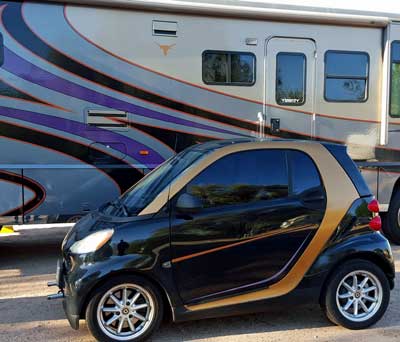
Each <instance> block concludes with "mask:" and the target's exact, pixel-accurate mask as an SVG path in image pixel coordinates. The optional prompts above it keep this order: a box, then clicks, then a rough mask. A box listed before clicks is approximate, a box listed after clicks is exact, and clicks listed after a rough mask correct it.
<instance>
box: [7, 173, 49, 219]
mask: <svg viewBox="0 0 400 342" xmlns="http://www.w3.org/2000/svg"><path fill="white" fill-rule="evenodd" d="M0 179H1V180H5V181H7V182H11V183H14V184H18V185H22V186H24V187H26V188H28V189H30V190H31V191H32V192H33V193H34V194H35V197H34V198H32V199H31V200H30V201H28V202H26V203H24V202H23V204H22V206H21V207H19V208H15V209H12V210H10V211H7V212H5V213H2V214H1V216H19V215H24V214H28V213H29V212H31V211H32V210H34V209H36V208H37V207H38V206H39V205H40V204H42V203H43V201H44V200H45V198H46V191H45V189H44V188H43V187H42V186H41V185H40V184H39V183H37V182H36V181H34V180H33V179H31V178H28V177H25V176H23V175H20V174H17V173H12V172H9V171H4V170H0ZM23 201H24V199H23Z"/></svg>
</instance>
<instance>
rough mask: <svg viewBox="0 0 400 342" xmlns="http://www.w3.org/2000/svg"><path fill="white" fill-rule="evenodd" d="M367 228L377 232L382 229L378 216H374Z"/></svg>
mask: <svg viewBox="0 0 400 342" xmlns="http://www.w3.org/2000/svg"><path fill="white" fill-rule="evenodd" d="M369 227H370V228H371V229H372V230H375V231H378V230H381V228H382V220H381V217H380V216H375V217H373V218H372V219H371V221H369Z"/></svg>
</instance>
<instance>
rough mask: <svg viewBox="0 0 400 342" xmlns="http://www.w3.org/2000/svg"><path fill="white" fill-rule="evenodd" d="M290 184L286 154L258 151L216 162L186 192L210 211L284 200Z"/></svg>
mask: <svg viewBox="0 0 400 342" xmlns="http://www.w3.org/2000/svg"><path fill="white" fill-rule="evenodd" d="M288 184H289V180H288V171H287V166H286V155H285V151H283V150H269V151H265V150H264V151H263V150H255V151H245V152H237V153H233V154H230V155H228V156H226V157H223V158H221V159H220V160H217V161H216V162H215V163H214V164H212V165H211V166H209V167H208V168H207V169H206V170H204V171H203V172H202V173H200V174H199V175H198V176H197V177H195V178H194V179H193V180H192V181H191V182H190V183H189V184H188V185H187V188H186V191H187V192H188V193H190V194H192V195H194V196H196V197H199V198H200V199H201V200H202V201H203V204H204V206H205V207H208V208H209V207H220V206H225V205H235V204H245V203H249V202H254V201H262V200H273V199H278V198H285V197H287V196H288V191H289V185H288Z"/></svg>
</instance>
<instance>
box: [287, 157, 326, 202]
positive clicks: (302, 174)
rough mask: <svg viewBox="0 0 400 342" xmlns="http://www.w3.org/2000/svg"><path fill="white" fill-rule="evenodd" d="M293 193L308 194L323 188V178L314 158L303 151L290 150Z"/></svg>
mask: <svg viewBox="0 0 400 342" xmlns="http://www.w3.org/2000/svg"><path fill="white" fill-rule="evenodd" d="M289 160H290V169H291V178H292V190H291V191H292V193H293V194H294V195H302V194H307V193H309V192H310V191H313V190H316V189H320V188H321V178H320V175H319V172H318V170H317V168H316V166H315V164H314V162H313V161H312V159H311V158H310V157H309V156H308V155H306V154H305V153H303V152H298V151H290V152H289Z"/></svg>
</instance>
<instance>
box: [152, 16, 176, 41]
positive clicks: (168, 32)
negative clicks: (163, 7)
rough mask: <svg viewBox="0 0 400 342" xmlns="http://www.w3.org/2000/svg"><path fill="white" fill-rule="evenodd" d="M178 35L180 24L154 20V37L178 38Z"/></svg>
mask: <svg viewBox="0 0 400 342" xmlns="http://www.w3.org/2000/svg"><path fill="white" fill-rule="evenodd" d="M177 33H178V24H177V22H175V21H161V20H153V35H154V36H167V37H176V36H177Z"/></svg>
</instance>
